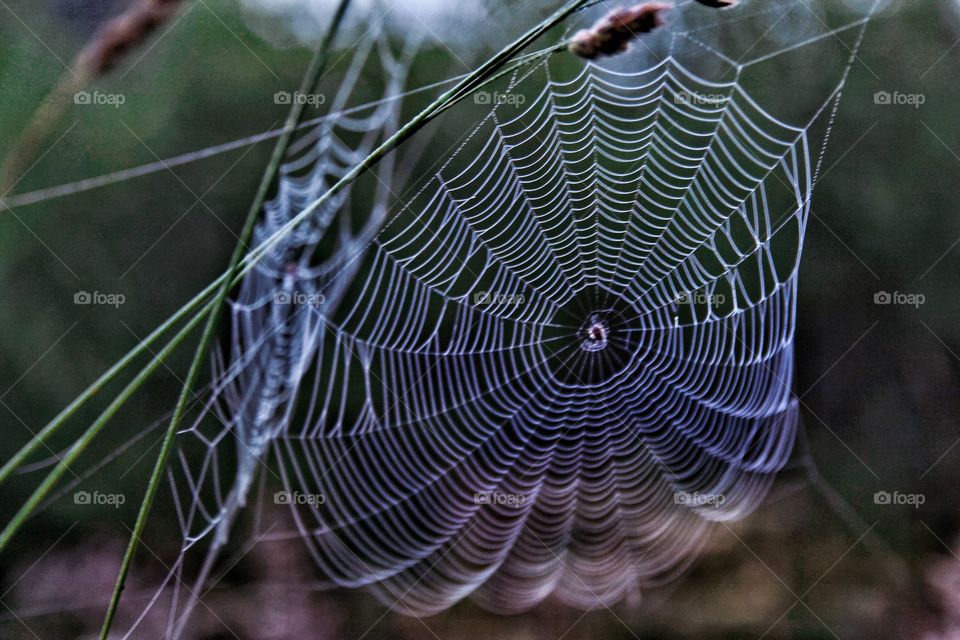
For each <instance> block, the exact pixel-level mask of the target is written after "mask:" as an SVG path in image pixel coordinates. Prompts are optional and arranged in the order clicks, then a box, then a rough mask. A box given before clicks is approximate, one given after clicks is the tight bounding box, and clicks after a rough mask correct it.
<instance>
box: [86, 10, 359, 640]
mask: <svg viewBox="0 0 960 640" xmlns="http://www.w3.org/2000/svg"><path fill="white" fill-rule="evenodd" d="M349 4H350V0H340V2H339V4H338V5H337V9H336V12H335V13H334V15H333V20H332V21H331V23H330V27H329V29H328V30H327V33H326V35H325V37H324V38H323V41H322V43H321V44H320V46H319V47H318V48H317V52H316V54H315V55H314V56H313V59H312V60H311V61H310V66H309V67H308V68H307V72H306V74H305V75H304V78H303V82H302V83H301V86H300V93H301V94H307V93H310V92H311V91H313V90H314V88H315V87H316V86H317V84H318V83H319V81H320V77H321V75H322V74H323V71H324V69H325V68H326V66H327V59H328V58H329V52H330V47H331V45H332V44H333V40H334V38H335V37H336V34H337V32H338V31H339V30H340V25H341V23H342V21H343V16H344V14H345V13H346V11H347V7H348V6H349ZM305 108H306V105H305V103H304V102H301V101H298V100H294V101H293V105H292V106H291V108H290V113H289V114H288V115H287V120H286V122H285V123H284V128H283V133H282V134H281V135H280V138H278V139H277V143H276V145H275V146H274V149H273V155H272V156H271V157H270V162H269V164H268V165H267V169H266V171H265V172H264V174H263V178H262V179H261V181H260V186H259V187H258V188H257V193H256V195H255V196H254V199H253V202H252V203H251V205H250V209H249V211H248V212H247V218H246V220H245V221H244V225H243V230H242V231H241V232H240V238H239V240H238V241H237V245H236V247H235V248H234V250H233V255H231V256H230V263H229V266H228V267H227V271H226V273H225V274H224V279H223V282H222V283H221V284H220V288H219V290H218V291H217V295H216V297H215V298H214V300H213V303H212V307H211V308H210V311H209V315H207V322H206V325H205V326H204V328H203V335H202V336H201V338H200V343H199V345H198V346H197V350H196V351H195V352H194V356H193V362H192V363H191V364H190V370H189V372H188V373H187V378H186V380H185V381H184V383H183V388H182V389H181V391H180V397H179V398H177V405H176V408H175V409H174V411H173V416H172V417H171V419H170V425H169V427H168V428H167V432H166V433H165V434H164V437H163V444H162V445H161V447H160V453H159V455H158V456H157V460H156V462H155V464H154V467H153V472H152V473H151V475H150V481H149V483H148V484H147V490H146V494H145V495H144V497H143V501H142V502H141V503H140V510H139V512H138V513H137V520H136V523H135V524H134V527H133V530H132V531H131V532H130V541H129V543H128V545H127V550H126V552H125V553H124V555H123V562H122V563H121V565H120V572H119V574H118V575H117V582H116V585H115V586H114V589H113V595H112V596H111V597H110V604H109V606H108V607H107V612H106V614H105V616H104V619H103V627H102V628H101V630H100V638H101V640H106V638H107V636H108V634H109V633H110V627H111V626H112V624H113V619H114V617H115V615H116V611H117V607H118V606H119V604H120V596H121V594H122V593H123V588H124V585H125V583H126V580H127V575H128V574H129V572H130V566H131V564H132V563H133V558H134V556H135V555H136V551H137V547H138V546H139V543H140V536H141V535H142V534H143V531H144V529H145V528H146V525H147V518H148V517H149V515H150V509H151V507H152V505H153V500H154V498H155V497H156V495H157V490H158V489H159V487H160V479H161V477H162V476H163V471H164V469H165V468H166V466H167V460H168V459H169V457H170V452H171V450H172V449H173V441H174V437H175V436H176V433H177V429H178V427H179V425H180V422H181V420H182V419H183V415H184V412H185V410H186V407H187V403H188V401H189V400H190V397H191V396H192V395H193V388H194V386H195V385H196V381H197V379H198V378H199V376H200V370H201V369H202V368H203V364H204V362H206V359H207V354H208V352H209V351H210V346H211V345H212V344H213V340H214V337H215V335H216V330H217V324H218V323H219V321H220V315H221V313H222V310H223V306H224V303H225V302H226V299H227V295H228V294H229V293H230V289H231V283H232V281H233V279H234V277H235V276H236V275H237V273H238V271H239V270H240V266H241V261H242V260H243V256H244V254H246V253H247V251H248V247H247V243H248V242H249V241H250V238H251V237H252V236H253V230H254V227H255V226H256V223H257V220H258V218H259V217H260V212H261V211H262V209H263V205H264V203H265V202H266V199H267V195H268V194H269V192H270V188H271V187H272V186H273V184H274V182H275V181H276V179H277V175H278V174H279V172H280V166H281V164H282V163H283V159H284V157H285V156H286V153H287V148H288V147H289V146H290V142H291V141H292V140H293V135H294V133H295V132H296V130H297V125H298V124H300V121H301V120H302V118H303V113H304V110H305Z"/></svg>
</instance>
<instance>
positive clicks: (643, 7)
mask: <svg viewBox="0 0 960 640" xmlns="http://www.w3.org/2000/svg"><path fill="white" fill-rule="evenodd" d="M670 8H672V5H671V4H670V3H667V2H646V3H644V4H638V5H636V6H633V7H621V8H620V9H615V10H614V11H611V12H610V13H608V14H607V15H606V16H604V17H603V18H601V19H600V20H599V21H597V23H596V24H594V25H593V26H592V27H591V28H589V29H583V30H582V31H578V32H577V33H576V34H574V36H573V38H571V40H570V44H569V45H568V47H567V48H568V50H569V51H570V53H573V54H574V55H577V56H580V57H581V58H587V59H593V58H596V57H598V56H609V55H614V54H617V53H621V52H623V51H626V50H627V49H629V48H630V41H631V40H633V39H634V38H636V37H637V36H639V35H640V34H642V33H649V32H651V31H653V30H654V29H656V28H657V27H660V26H662V25H663V17H662V15H661V14H662V13H663V12H664V11H666V10H668V9H670Z"/></svg>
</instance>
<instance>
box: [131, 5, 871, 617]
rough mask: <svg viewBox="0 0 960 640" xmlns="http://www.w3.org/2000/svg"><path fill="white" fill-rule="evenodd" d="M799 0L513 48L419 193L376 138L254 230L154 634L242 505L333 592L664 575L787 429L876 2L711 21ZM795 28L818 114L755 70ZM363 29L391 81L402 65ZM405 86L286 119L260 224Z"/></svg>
mask: <svg viewBox="0 0 960 640" xmlns="http://www.w3.org/2000/svg"><path fill="white" fill-rule="evenodd" d="M747 6H748V7H750V6H751V5H750V3H747ZM797 7H803V8H804V9H807V7H806V6H805V5H804V4H803V3H802V2H782V3H776V4H775V6H772V7H765V8H764V9H762V10H760V11H753V12H752V13H748V14H747V15H746V16H743V15H736V17H734V18H723V19H719V20H718V19H717V17H716V14H714V13H711V14H709V15H710V18H709V20H707V21H703V19H699V20H701V21H700V22H699V23H697V22H696V20H698V18H697V16H698V15H700V14H696V13H694V12H695V11H696V10H698V9H699V8H698V7H696V6H692V7H684V10H682V11H681V10H679V9H678V10H676V20H675V21H672V22H671V24H673V25H674V26H673V28H672V29H671V30H669V31H665V32H664V33H662V34H660V35H658V36H655V37H654V38H651V39H650V40H649V44H644V47H645V48H643V49H641V48H639V47H637V49H638V50H636V51H634V52H633V53H630V54H627V55H625V56H622V57H620V58H618V59H615V60H612V61H603V62H599V63H579V62H577V63H576V64H571V60H570V58H569V57H565V60H563V61H551V62H550V63H542V64H537V65H534V66H531V67H528V68H525V69H523V70H522V71H521V72H518V73H517V74H515V75H514V76H513V77H511V78H510V79H509V82H508V83H507V84H506V85H505V86H504V87H503V88H502V90H501V91H498V92H492V91H491V92H488V93H485V94H478V96H480V97H478V98H477V99H476V100H475V102H476V103H477V104H475V105H474V106H473V108H474V109H475V110H476V111H477V112H478V115H477V117H476V119H475V120H474V122H477V125H476V126H475V127H473V128H471V129H470V130H469V131H467V132H466V133H465V134H464V136H463V138H462V139H461V140H460V142H459V143H458V145H457V146H456V148H455V149H454V150H453V151H452V153H449V154H447V157H446V160H445V161H444V162H443V164H442V166H441V168H440V169H439V170H437V171H435V172H433V173H432V176H431V177H430V178H429V179H428V180H426V181H425V182H424V183H423V184H421V185H419V187H417V188H416V189H415V190H414V195H413V196H412V197H410V198H407V197H401V196H398V195H397V194H396V193H395V192H394V187H395V186H396V185H399V184H403V183H404V182H405V181H406V180H405V179H404V178H401V177H398V176H399V174H401V173H402V171H401V170H400V169H401V166H402V165H403V164H404V163H402V162H401V163H396V164H395V163H394V162H393V161H388V162H387V163H385V164H384V165H381V168H380V169H379V170H378V173H377V175H376V180H375V181H372V182H371V183H370V185H369V188H368V189H363V188H361V187H358V186H354V188H353V189H352V190H351V191H346V192H344V193H342V194H341V196H339V197H338V198H336V199H334V200H332V201H331V202H329V203H328V206H327V207H326V208H324V209H323V210H322V211H319V212H318V213H317V215H316V216H315V217H314V218H311V219H310V220H309V221H308V222H309V223H308V224H305V225H303V226H301V227H299V228H297V230H296V231H295V232H294V233H292V234H290V235H289V236H286V237H285V238H284V239H283V240H282V241H281V242H280V243H278V244H277V245H276V246H275V248H273V249H271V251H270V252H269V253H268V255H267V256H266V257H265V259H264V260H262V262H261V263H260V264H259V265H258V266H257V268H256V269H255V270H254V271H252V272H251V273H250V275H249V276H248V277H247V279H246V280H245V281H244V283H243V285H242V287H241V290H240V292H239V295H238V298H237V299H236V300H235V301H234V302H233V303H232V306H231V309H232V314H231V318H232V334H231V339H230V343H229V346H228V347H227V348H225V349H224V350H223V352H222V353H220V354H219V355H218V357H217V358H216V359H215V362H214V375H213V378H214V383H213V385H212V387H211V391H210V394H209V398H208V399H207V401H206V403H205V404H204V407H203V409H202V410H201V411H200V413H199V414H198V415H197V416H196V418H195V420H194V422H193V423H192V426H191V427H190V428H188V429H187V430H185V431H184V432H183V433H181V434H180V436H179V437H180V445H181V449H180V453H179V457H178V460H177V461H175V463H174V464H173V465H172V468H171V470H170V472H169V474H168V479H169V483H170V486H171V488H172V492H173V493H172V496H173V503H174V505H175V507H176V510H177V516H178V521H179V524H180V528H181V534H182V539H183V541H184V542H183V545H182V547H181V549H180V551H179V554H178V557H177V560H176V562H175V563H174V565H173V568H172V570H171V572H170V574H169V575H168V576H167V580H166V581H165V582H164V584H163V585H162V586H161V589H160V590H159V591H158V592H157V595H156V596H155V598H154V599H153V600H152V601H151V602H150V603H149V606H148V607H147V608H146V610H145V611H144V612H143V614H142V615H141V617H140V618H139V619H138V620H137V621H136V622H135V623H134V625H133V629H134V630H135V629H136V627H137V625H138V624H139V623H140V622H141V621H142V620H143V619H144V616H146V614H147V612H148V611H149V610H150V609H151V608H152V607H153V606H154V605H156V604H157V602H158V600H159V598H160V596H161V594H162V593H164V592H165V590H166V589H167V587H168V586H169V585H173V586H172V588H171V589H172V591H173V594H172V604H171V607H170V614H169V619H170V623H169V624H168V631H169V632H170V633H171V635H173V636H177V635H179V633H180V632H182V631H183V628H184V624H185V623H186V621H187V618H188V616H189V614H190V612H191V611H192V609H193V608H194V607H195V606H196V603H197V599H198V597H199V596H198V594H199V593H202V589H203V587H204V585H205V584H207V583H208V582H209V578H210V576H211V572H212V571H213V568H214V566H215V564H216V561H217V558H218V555H219V553H220V551H221V550H222V549H223V548H224V546H225V545H226V544H227V543H228V540H229V539H230V535H231V530H232V528H233V524H234V522H235V520H236V518H237V516H238V514H239V513H240V511H241V509H242V508H243V507H244V506H247V505H248V502H249V501H251V500H253V499H256V501H257V505H258V511H259V509H260V508H261V507H264V508H267V507H266V505H268V503H269V502H270V501H271V499H272V501H273V502H274V503H279V504H282V505H284V508H287V509H289V514H290V518H291V519H292V522H293V523H294V525H295V528H294V529H293V530H292V531H290V532H284V531H279V530H275V529H273V528H270V529H269V530H267V531H262V532H259V533H256V538H257V540H259V541H263V540H267V541H269V540H276V539H283V538H284V537H289V536H295V537H297V538H299V539H301V540H302V541H303V543H304V544H305V546H306V549H307V550H308V552H309V554H310V556H311V557H312V559H313V560H314V562H315V563H316V565H317V568H318V570H319V573H320V575H321V576H323V578H324V584H325V585H326V586H342V587H366V588H368V589H369V590H370V591H371V592H372V593H374V594H375V595H376V596H377V597H378V598H380V599H381V600H382V601H383V602H385V603H386V604H389V605H390V606H391V608H395V609H396V610H398V611H402V612H405V613H409V614H414V615H423V614H431V613H436V612H438V611H441V610H443V609H445V608H447V607H449V606H451V605H453V604H455V603H456V602H458V601H459V600H461V599H463V598H465V597H467V596H469V597H471V598H472V599H473V600H475V601H476V602H477V603H479V604H480V605H481V606H483V607H484V608H487V609H489V610H492V611H496V612H503V613H512V612H518V611H523V610H526V609H529V608H531V607H533V606H535V605H536V604H537V603H539V602H540V601H542V600H543V599H544V598H546V597H547V596H549V595H554V596H555V597H557V598H558V599H560V600H561V601H563V602H565V603H568V604H570V605H573V606H576V607H581V608H585V609H589V608H595V607H598V606H606V605H610V604H612V603H615V602H617V601H620V600H622V599H624V598H626V597H630V596H636V595H637V594H638V593H643V591H644V590H646V589H649V588H653V587H656V586H659V585H662V584H664V583H667V582H669V581H671V580H674V579H675V578H676V577H677V576H678V575H679V574H681V573H682V572H683V571H684V570H685V569H687V568H688V567H689V565H690V564H691V563H692V562H693V561H694V560H695V558H696V551H697V550H698V549H699V548H700V547H701V546H702V544H703V543H704V542H705V540H706V537H707V536H708V535H709V533H710V531H711V524H712V523H714V522H717V521H731V520H736V519H740V518H743V517H745V516H747V515H748V514H750V513H751V512H752V511H753V510H754V509H755V508H756V507H757V506H758V505H759V504H760V502H761V501H762V500H763V499H764V497H765V496H766V495H767V493H768V491H769V488H770V486H771V483H772V482H773V481H774V479H775V477H776V475H777V473H778V472H779V471H781V470H782V469H783V468H784V467H785V465H786V464H787V463H788V461H789V459H790V456H791V453H792V450H793V445H794V439H795V435H796V431H797V403H796V401H795V400H794V399H793V397H792V393H791V387H792V377H793V349H794V329H795V316H796V290H797V273H798V266H799V260H800V255H801V251H802V246H803V239H804V235H805V230H806V225H807V220H808V216H809V212H810V199H811V196H812V190H813V186H814V184H815V182H816V180H817V177H818V175H819V172H820V167H821V164H822V160H823V154H824V148H825V145H826V141H827V138H828V137H829V131H830V128H831V127H832V125H833V120H834V117H835V115H836V108H837V104H838V102H839V99H840V95H841V91H842V88H843V86H844V84H845V82H846V80H847V78H848V75H849V72H850V69H851V66H852V65H853V63H854V60H855V58H856V52H857V50H858V48H859V45H860V42H861V39H862V37H863V33H864V30H865V28H866V25H867V23H868V21H869V18H870V17H871V16H872V10H871V12H870V13H869V14H868V15H867V16H866V17H864V18H863V19H860V20H856V21H854V22H850V23H848V24H842V25H839V26H835V27H828V26H827V25H826V24H825V23H824V22H823V20H822V19H821V16H819V15H818V14H815V13H812V12H811V13H810V15H812V16H813V18H815V19H816V20H813V18H809V16H807V17H808V20H807V22H806V23H805V24H806V28H804V27H803V26H801V27H795V31H794V32H792V33H790V34H789V35H788V36H782V35H781V36H780V37H781V40H778V41H775V42H773V43H771V42H769V41H766V40H762V39H761V41H758V42H756V43H754V44H753V45H752V46H750V47H749V48H747V49H746V50H745V51H736V50H735V47H730V46H729V45H724V44H723V40H724V33H723V30H722V29H721V28H720V27H728V26H729V25H730V24H734V23H737V22H744V21H748V20H759V21H761V22H762V24H769V21H768V19H771V20H775V19H776V18H777V17H779V18H783V17H785V16H787V15H793V16H794V17H796V13H794V12H795V11H796V9H797ZM770 16H773V18H770ZM673 17H674V16H672V18H673ZM774 24H776V22H774ZM843 36H846V37H847V38H848V40H849V41H848V40H845V39H844V38H843ZM784 37H786V38H787V39H788V40H789V42H784V41H782V39H783V38H784ZM646 47H649V49H647V48H646ZM811 47H820V48H822V49H825V51H824V52H823V53H822V55H823V56H824V58H822V59H823V60H829V59H831V56H832V57H833V58H832V59H834V60H836V56H841V57H842V59H844V60H847V64H846V66H845V67H843V70H842V74H841V75H840V77H839V78H838V80H837V82H836V83H835V84H834V85H832V86H831V87H830V88H829V90H828V91H827V93H826V96H825V97H824V96H820V97H819V98H817V99H815V100H798V101H797V103H798V104H796V105H791V106H792V107H795V108H796V109H797V110H798V111H804V110H805V111H806V112H807V117H806V118H804V119H789V118H786V117H783V116H781V117H777V116H774V115H773V114H772V113H770V112H769V111H768V110H767V109H765V108H764V107H763V106H762V104H761V101H760V98H759V97H757V96H758V94H761V93H762V87H764V86H766V87H768V90H770V89H769V85H770V84H771V81H770V76H769V75H766V74H768V72H767V71H766V70H764V71H763V72H762V73H761V72H760V71H759V70H761V69H764V65H765V64H767V63H769V62H770V61H775V60H779V59H781V58H783V57H784V56H804V57H807V58H806V59H807V60H809V56H810V55H811V54H810V52H809V51H810V48H811ZM371 50H372V49H371V48H370V47H368V48H367V50H366V52H367V53H369V52H370V51H371ZM378 51H380V54H381V55H380V56H379V58H378V59H379V60H380V61H381V64H382V65H383V67H384V69H385V70H386V71H387V72H388V73H387V76H388V77H389V78H390V80H389V82H388V83H387V84H388V86H386V87H385V88H384V92H385V94H391V93H393V94H395V93H398V92H399V91H400V88H401V87H402V84H403V82H404V78H405V64H404V62H403V61H402V60H399V59H394V58H391V57H390V56H388V55H386V53H385V52H384V51H383V50H381V49H378ZM365 56H366V54H362V55H359V56H358V57H357V60H358V62H357V63H356V65H355V72H353V75H352V76H350V75H349V74H348V79H347V80H346V81H345V83H344V86H343V88H342V89H341V93H340V99H341V100H343V101H346V100H348V99H349V97H350V95H351V91H352V88H353V87H354V86H355V85H356V83H357V78H358V77H359V74H360V70H361V69H362V67H363V66H364V65H365V64H366V63H367V60H366V57H365ZM408 61H409V59H408V60H407V62H408ZM755 71H756V72H755ZM351 78H352V79H351ZM751 85H757V86H758V87H760V89H756V90H754V89H752V88H748V87H751ZM335 106H336V107H337V108H340V107H342V106H343V105H342V104H337V105H335ZM398 108H399V107H398V103H397V102H384V103H382V104H381V106H378V107H376V108H375V109H373V110H372V111H371V112H369V113H366V114H364V113H363V112H360V114H359V115H350V116H344V117H342V118H339V119H337V120H336V121H334V122H333V123H330V122H328V123H326V124H325V126H324V127H322V128H318V129H316V130H314V131H311V132H310V133H308V134H307V135H306V136H305V137H304V138H302V139H301V140H300V141H299V142H298V143H297V144H296V145H295V146H294V147H293V148H292V149H291V155H290V158H288V162H287V165H286V167H285V176H284V179H283V180H282V184H281V187H280V189H279V193H278V196H277V198H276V199H275V200H274V201H273V202H272V203H271V204H270V205H269V206H268V207H267V209H266V211H265V216H264V221H263V222H262V223H261V225H260V227H259V229H258V232H257V239H258V241H259V242H260V243H262V242H265V241H267V239H268V238H271V237H272V236H273V235H274V234H275V233H276V231H277V229H279V228H281V227H282V226H283V225H284V224H285V223H286V222H287V221H289V220H290V219H291V218H292V217H293V216H294V215H295V214H296V213H298V212H299V211H301V210H303V209H304V208H306V206H308V204H309V203H310V202H312V201H314V200H316V198H318V197H319V196H320V195H322V194H323V193H324V192H325V191H326V189H327V188H328V187H329V185H330V184H332V182H333V181H335V179H336V178H338V177H339V176H341V175H343V174H344V173H345V172H346V170H348V169H349V167H351V166H352V165H353V164H355V163H356V162H357V161H359V159H361V158H362V157H363V156H365V155H366V153H367V152H368V151H369V150H370V149H371V148H372V147H373V146H374V145H375V143H376V142H378V141H380V140H382V139H383V138H384V137H385V136H386V135H389V133H390V132H391V131H392V130H395V129H396V127H397V125H398V122H399V121H398ZM467 108H470V107H469V106H468V107H464V109H467ZM332 110H333V109H332ZM346 112H350V110H346ZM350 113H351V114H355V113H356V112H350ZM794 115H795V114H794ZM816 132H819V136H818V144H819V149H818V145H817V144H814V143H813V142H812V141H811V138H812V137H813V135H814V134H815V133H816ZM363 197H366V198H367V200H366V201H364V202H363V203H360V202H359V200H360V199H362V198H363ZM359 212H363V213H362V214H361V213H359ZM197 449H199V450H200V455H199V456H197V455H191V452H194V453H195V452H196V450H197ZM257 479H259V481H260V483H261V489H260V490H259V492H253V491H252V489H253V487H254V482H255V480H257ZM268 483H269V484H271V485H275V486H274V487H273V488H279V489H280V491H272V490H271V489H268V488H264V487H267V485H268ZM200 543H203V545H201V544H200ZM204 545H205V548H206V551H205V554H204V557H205V561H204V562H203V564H202V566H201V567H200V569H199V574H198V576H197V577H196V578H195V579H194V580H193V583H192V584H193V588H192V589H186V590H185V591H186V592H189V593H181V589H180V586H179V585H181V584H186V583H185V582H183V578H182V577H181V576H182V574H183V571H184V567H185V558H186V557H187V554H188V552H190V551H192V550H193V549H194V548H195V547H200V546H204ZM174 578H175V580H174ZM132 632H133V630H131V633H132Z"/></svg>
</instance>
